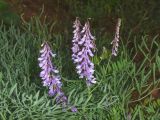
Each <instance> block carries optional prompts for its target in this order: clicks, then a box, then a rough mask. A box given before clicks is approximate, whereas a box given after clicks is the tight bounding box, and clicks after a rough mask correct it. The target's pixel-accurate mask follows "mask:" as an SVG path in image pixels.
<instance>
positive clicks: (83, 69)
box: [72, 19, 96, 86]
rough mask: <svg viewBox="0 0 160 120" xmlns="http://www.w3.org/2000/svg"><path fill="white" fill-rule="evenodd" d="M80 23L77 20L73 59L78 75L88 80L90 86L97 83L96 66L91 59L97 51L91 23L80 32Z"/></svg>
mask: <svg viewBox="0 0 160 120" xmlns="http://www.w3.org/2000/svg"><path fill="white" fill-rule="evenodd" d="M80 27H81V24H80V21H79V20H78V19H76V21H75V22H74V25H73V28H75V30H74V31H73V33H74V36H73V40H72V42H73V47H72V52H73V54H72V59H73V61H74V63H75V64H76V69H77V73H78V74H79V76H80V78H86V83H87V85H88V86H90V85H92V84H95V83H96V78H95V77H94V76H93V74H94V64H93V63H92V62H91V60H90V57H93V56H94V54H93V50H94V49H95V45H94V40H95V37H93V36H92V34H91V32H90V25H89V21H87V22H86V23H85V25H84V27H83V28H82V31H80Z"/></svg>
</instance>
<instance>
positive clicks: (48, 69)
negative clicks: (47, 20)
mask: <svg viewBox="0 0 160 120" xmlns="http://www.w3.org/2000/svg"><path fill="white" fill-rule="evenodd" d="M40 54H41V55H40V57H39V58H38V61H39V67H40V68H41V69H42V71H41V72H40V77H41V78H42V80H43V86H48V87H49V95H50V96H56V102H57V104H62V106H63V107H66V106H67V97H66V96H65V95H64V93H63V92H62V89H61V87H62V83H61V77H60V76H59V75H58V73H59V71H58V70H57V69H56V67H55V66H54V65H53V64H52V60H51V58H52V57H55V54H53V53H52V51H51V48H50V46H49V45H48V43H47V42H44V43H43V44H42V50H40ZM75 109H76V108H75ZM75 109H74V111H76V110H75Z"/></svg>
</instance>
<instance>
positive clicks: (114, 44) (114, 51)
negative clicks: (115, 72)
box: [111, 18, 121, 56]
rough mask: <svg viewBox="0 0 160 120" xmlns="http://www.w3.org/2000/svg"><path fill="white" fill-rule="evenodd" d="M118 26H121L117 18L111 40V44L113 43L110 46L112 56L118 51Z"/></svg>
mask: <svg viewBox="0 0 160 120" xmlns="http://www.w3.org/2000/svg"><path fill="white" fill-rule="evenodd" d="M120 26H121V19H120V18H118V22H117V25H116V33H115V36H114V39H113V41H112V42H111V44H112V45H113V47H112V55H113V56H117V53H118V46H119V30H120Z"/></svg>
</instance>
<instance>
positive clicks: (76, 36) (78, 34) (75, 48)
mask: <svg viewBox="0 0 160 120" xmlns="http://www.w3.org/2000/svg"><path fill="white" fill-rule="evenodd" d="M81 26H82V25H81V23H80V21H79V19H78V17H77V18H76V20H75V22H74V24H73V28H74V29H75V30H74V31H73V34H74V36H73V40H72V43H73V46H72V52H73V54H72V60H73V61H74V63H77V62H78V61H76V57H77V55H76V54H77V52H78V51H79V49H80V48H79V47H80V46H79V45H78V42H79V40H80V39H81V30H80V28H81Z"/></svg>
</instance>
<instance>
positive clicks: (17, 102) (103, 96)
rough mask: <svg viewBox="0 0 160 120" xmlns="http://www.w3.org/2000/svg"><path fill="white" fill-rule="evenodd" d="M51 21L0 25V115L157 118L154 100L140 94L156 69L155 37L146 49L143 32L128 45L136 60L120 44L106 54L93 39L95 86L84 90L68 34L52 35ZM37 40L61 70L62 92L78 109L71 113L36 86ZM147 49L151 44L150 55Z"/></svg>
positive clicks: (56, 119) (9, 118) (7, 118)
mask: <svg viewBox="0 0 160 120" xmlns="http://www.w3.org/2000/svg"><path fill="white" fill-rule="evenodd" d="M54 25H55V23H53V24H51V23H49V24H41V23H40V21H39V20H38V19H36V20H35V19H32V20H31V22H30V23H24V25H23V26H22V27H21V28H18V27H15V26H14V25H11V26H10V27H9V28H6V27H5V26H4V25H3V24H1V26H0V46H1V48H0V53H1V54H0V91H1V92H0V119H2V120H13V119H18V120H30V119H31V120H41V119H42V120H44V119H45V120H49V119H53V120H63V119H65V120H66V119H67V120H105V119H107V120H127V119H129V118H131V120H158V119H159V117H158V116H160V114H159V112H158V111H159V105H160V104H159V100H157V102H156V103H154V102H152V99H150V98H148V97H149V95H150V94H149V95H147V96H145V95H146V93H147V94H148V89H149V88H150V86H149V85H148V84H147V81H148V79H149V77H151V76H153V77H154V76H155V72H156V71H157V70H159V69H160V67H159V64H160V63H159V56H158V53H159V50H160V47H159V43H158V42H157V41H158V40H159V38H158V37H155V38H154V39H153V42H152V44H151V47H150V48H148V47H147V45H146V42H147V39H148V38H147V36H142V37H141V38H138V39H139V41H141V42H140V43H139V44H137V43H135V45H134V47H135V50H136V52H138V51H140V52H141V53H142V54H143V55H144V59H143V60H142V61H141V63H140V64H137V63H135V62H134V61H133V60H132V58H131V54H130V52H131V51H130V50H127V48H126V45H121V46H120V49H119V54H118V57H116V58H115V57H112V56H111V52H110V50H109V49H108V46H107V45H105V44H104V43H105V41H102V42H98V44H97V46H100V47H102V48H100V49H102V51H98V53H97V54H96V56H95V57H94V58H93V62H94V63H95V68H96V71H95V75H96V78H97V84H96V85H94V86H93V87H91V88H87V87H86V85H85V82H84V81H82V80H80V79H79V78H78V76H77V74H76V72H75V71H74V65H73V64H72V61H71V57H70V56H71V51H70V46H69V45H68V44H67V42H66V39H69V37H68V38H67V37H66V36H62V34H53V33H52V29H53V28H54ZM50 26H51V27H50ZM48 27H50V29H49V30H48V29H47V28H48ZM100 39H102V40H105V39H104V38H100ZM106 39H107V38H106ZM43 40H48V41H49V42H50V44H51V45H52V47H53V50H54V51H55V52H56V53H58V54H57V58H56V59H55V61H54V62H55V63H56V65H57V66H58V67H59V69H60V72H61V73H62V74H61V75H62V81H63V83H64V85H63V90H64V91H65V93H66V95H67V96H68V100H69V102H70V103H71V104H73V105H75V106H76V107H77V108H78V112H77V113H72V112H71V111H70V108H67V109H66V110H62V108H61V106H59V105H56V104H55V98H54V97H49V96H48V94H47V91H48V90H47V88H45V87H43V86H42V85H41V80H40V78H39V77H38V76H39V71H40V70H39V68H38V63H37V58H38V55H39V48H40V45H41V43H42V41H43ZM153 46H154V47H153ZM153 48H156V49H154V50H155V51H154V53H152V50H153ZM97 49H99V48H97ZM145 49H147V50H148V51H149V52H146V51H145ZM152 54H153V55H152ZM153 56H154V58H155V61H153V60H154V59H153ZM146 67H147V69H146ZM158 83H159V79H157V78H156V77H154V83H152V84H154V85H156V84H158ZM144 87H146V90H145V91H144V90H143V88H144ZM133 91H138V93H139V96H138V97H137V98H136V100H135V99H134V100H132V99H131V96H132V93H133ZM142 98H147V100H148V101H147V105H144V103H143V102H141V101H140V100H141V99H142ZM135 101H139V102H140V103H141V104H137V105H136V107H135V108H133V109H131V108H130V106H129V105H130V104H132V103H133V104H134V102H135Z"/></svg>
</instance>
